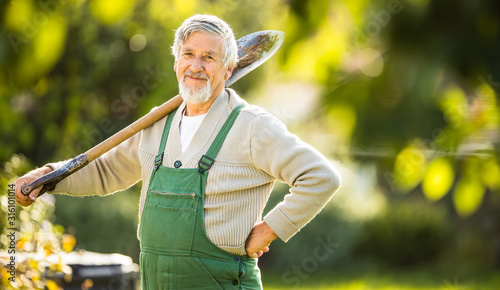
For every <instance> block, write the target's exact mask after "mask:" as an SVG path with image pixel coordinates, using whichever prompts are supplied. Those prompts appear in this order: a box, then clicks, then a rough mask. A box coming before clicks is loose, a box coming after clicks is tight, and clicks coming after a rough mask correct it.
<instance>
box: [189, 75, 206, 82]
mask: <svg viewBox="0 0 500 290" xmlns="http://www.w3.org/2000/svg"><path fill="white" fill-rule="evenodd" d="M184 78H189V79H192V80H195V81H207V79H205V78H197V77H193V76H185V77H184Z"/></svg>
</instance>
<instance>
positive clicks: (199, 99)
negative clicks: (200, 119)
mask: <svg viewBox="0 0 500 290" xmlns="http://www.w3.org/2000/svg"><path fill="white" fill-rule="evenodd" d="M179 92H180V93H181V97H182V99H184V100H185V101H186V102H190V103H192V104H195V105H200V104H204V103H206V102H208V100H209V99H210V97H211V96H212V86H211V85H210V82H209V81H208V80H207V85H206V86H204V87H203V88H201V89H199V90H196V89H191V88H190V87H188V86H186V84H184V76H183V78H182V79H181V81H180V82H179Z"/></svg>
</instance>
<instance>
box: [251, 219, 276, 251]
mask: <svg viewBox="0 0 500 290" xmlns="http://www.w3.org/2000/svg"><path fill="white" fill-rule="evenodd" d="M277 238H278V236H277V235H276V234H275V233H274V231H273V230H272V229H271V228H270V227H269V226H268V225H267V224H266V222H265V221H262V222H259V223H257V224H255V226H254V227H253V229H252V231H251V232H250V234H249V235H248V238H247V241H246V243H245V250H246V251H247V254H248V256H249V257H251V258H259V257H260V256H262V255H263V254H264V253H267V252H269V245H270V244H271V242H272V241H274V240H275V239H277Z"/></svg>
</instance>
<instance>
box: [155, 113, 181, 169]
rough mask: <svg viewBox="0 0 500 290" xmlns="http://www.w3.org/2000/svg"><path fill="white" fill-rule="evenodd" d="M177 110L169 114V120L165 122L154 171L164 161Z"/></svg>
mask: <svg viewBox="0 0 500 290" xmlns="http://www.w3.org/2000/svg"><path fill="white" fill-rule="evenodd" d="M175 112H177V109H175V110H174V111H173V112H171V113H170V114H168V117H167V122H165V127H163V134H162V135H161V141H160V148H159V149H158V155H156V158H155V167H154V171H156V170H158V168H159V167H160V165H161V164H162V162H163V154H164V151H165V145H166V143H167V138H168V133H169V131H170V127H171V125H172V121H173V120H174V116H175Z"/></svg>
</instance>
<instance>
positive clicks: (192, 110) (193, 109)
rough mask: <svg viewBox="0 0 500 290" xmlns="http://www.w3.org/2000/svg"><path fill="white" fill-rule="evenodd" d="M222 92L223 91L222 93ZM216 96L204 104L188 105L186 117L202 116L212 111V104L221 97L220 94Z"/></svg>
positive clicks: (188, 103)
mask: <svg viewBox="0 0 500 290" xmlns="http://www.w3.org/2000/svg"><path fill="white" fill-rule="evenodd" d="M221 92H222V91H221ZM221 92H219V93H216V94H214V95H213V96H212V97H210V99H209V100H208V101H207V102H206V103H203V104H193V103H190V102H187V103H186V110H185V111H184V115H185V116H200V115H203V114H206V113H207V112H208V110H210V107H211V106H212V104H213V103H214V102H215V100H216V99H217V97H218V96H219V95H220V93H221Z"/></svg>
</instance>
